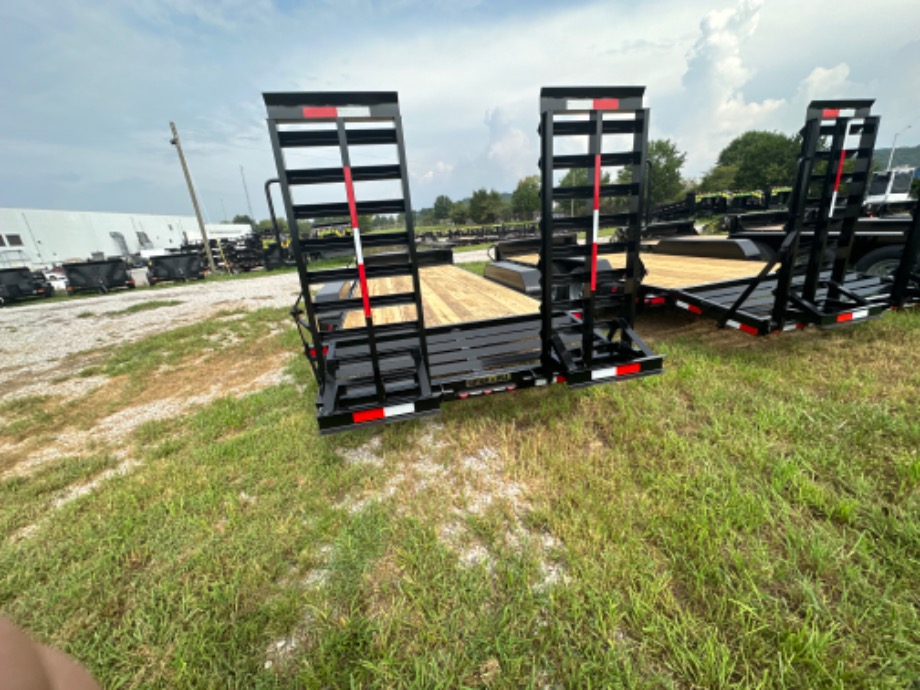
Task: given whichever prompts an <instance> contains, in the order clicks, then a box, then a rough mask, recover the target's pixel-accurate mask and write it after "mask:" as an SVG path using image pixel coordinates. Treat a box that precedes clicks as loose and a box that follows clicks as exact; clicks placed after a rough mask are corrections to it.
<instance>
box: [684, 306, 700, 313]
mask: <svg viewBox="0 0 920 690" xmlns="http://www.w3.org/2000/svg"><path fill="white" fill-rule="evenodd" d="M687 311H689V312H690V313H691V314H702V313H703V310H702V309H700V308H699V307H698V306H696V305H695V304H688V305H687Z"/></svg>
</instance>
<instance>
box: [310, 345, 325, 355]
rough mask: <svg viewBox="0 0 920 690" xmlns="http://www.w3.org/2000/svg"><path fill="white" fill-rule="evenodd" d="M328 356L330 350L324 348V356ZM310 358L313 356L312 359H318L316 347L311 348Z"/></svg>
mask: <svg viewBox="0 0 920 690" xmlns="http://www.w3.org/2000/svg"><path fill="white" fill-rule="evenodd" d="M328 354H329V348H328V347H324V348H323V355H328ZM310 356H311V357H316V348H315V347H311V348H310Z"/></svg>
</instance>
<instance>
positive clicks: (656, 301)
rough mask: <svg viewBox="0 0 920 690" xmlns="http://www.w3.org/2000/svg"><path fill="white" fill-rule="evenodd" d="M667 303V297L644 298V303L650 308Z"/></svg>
mask: <svg viewBox="0 0 920 690" xmlns="http://www.w3.org/2000/svg"><path fill="white" fill-rule="evenodd" d="M667 302H668V298H667V297H646V298H645V303H646V304H647V305H649V306H650V307H658V306H661V305H662V304H667Z"/></svg>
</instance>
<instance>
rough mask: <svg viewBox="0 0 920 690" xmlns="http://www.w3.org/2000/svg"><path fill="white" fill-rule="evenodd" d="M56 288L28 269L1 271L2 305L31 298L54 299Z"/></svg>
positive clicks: (0, 301) (0, 299) (39, 274)
mask: <svg viewBox="0 0 920 690" xmlns="http://www.w3.org/2000/svg"><path fill="white" fill-rule="evenodd" d="M53 296H54V286H53V285H51V283H49V282H48V281H47V280H46V279H45V277H44V276H43V275H42V274H41V273H35V272H33V271H31V270H29V269H28V268H2V269H0V304H7V303H8V302H16V301H19V300H22V299H28V298H30V297H53Z"/></svg>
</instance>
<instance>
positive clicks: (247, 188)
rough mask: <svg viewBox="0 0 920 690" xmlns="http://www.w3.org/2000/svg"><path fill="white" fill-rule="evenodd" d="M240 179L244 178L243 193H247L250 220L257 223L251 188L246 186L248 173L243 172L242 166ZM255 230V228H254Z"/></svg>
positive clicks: (241, 167)
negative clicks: (251, 198) (250, 196)
mask: <svg viewBox="0 0 920 690" xmlns="http://www.w3.org/2000/svg"><path fill="white" fill-rule="evenodd" d="M240 177H242V178H243V191H244V192H245V193H246V206H247V208H249V219H250V220H251V221H252V222H253V223H255V222H256V217H255V216H254V215H252V202H251V201H250V200H249V187H247V186H246V173H244V172H243V166H242V165H241V166H240ZM253 230H255V228H253Z"/></svg>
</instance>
